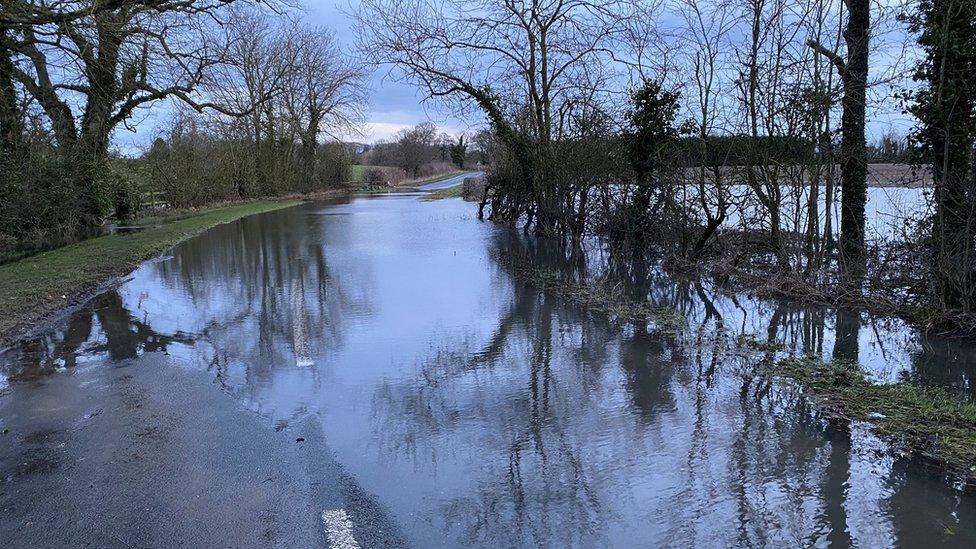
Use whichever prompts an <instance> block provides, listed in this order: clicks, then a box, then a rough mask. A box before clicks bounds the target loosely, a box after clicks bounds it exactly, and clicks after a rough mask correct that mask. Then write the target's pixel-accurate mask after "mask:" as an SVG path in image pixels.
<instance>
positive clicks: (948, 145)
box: [912, 0, 976, 312]
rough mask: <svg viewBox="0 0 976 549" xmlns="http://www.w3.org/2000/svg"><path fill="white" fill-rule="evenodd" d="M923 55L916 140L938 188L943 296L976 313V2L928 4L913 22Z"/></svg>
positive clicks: (936, 226) (935, 232) (935, 228)
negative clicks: (974, 152) (974, 151)
mask: <svg viewBox="0 0 976 549" xmlns="http://www.w3.org/2000/svg"><path fill="white" fill-rule="evenodd" d="M912 23H913V30H915V31H920V37H919V44H920V45H921V46H922V48H923V50H924V52H925V57H924V60H923V62H922V63H921V65H920V66H919V69H918V72H917V74H916V79H917V80H919V81H922V82H923V83H924V84H925V87H924V88H923V90H922V91H920V92H919V93H917V94H916V96H915V104H914V106H913V109H912V111H913V113H914V114H915V116H916V117H918V119H919V122H920V127H919V129H918V132H917V134H916V138H917V140H918V142H919V144H920V145H921V148H922V151H923V154H924V155H925V160H926V161H927V162H926V163H929V162H930V163H931V165H932V173H933V178H934V183H935V204H936V210H935V219H934V220H933V224H932V239H931V242H932V268H933V273H932V274H933V279H934V280H935V281H936V292H937V296H936V297H937V299H940V300H941V302H942V304H943V305H944V306H946V307H949V308H954V309H960V310H962V311H964V312H972V311H973V310H974V309H976V272H974V258H973V255H974V243H976V188H974V187H976V174H974V169H976V166H974V159H973V147H974V142H976V0H923V1H922V2H921V3H920V5H919V11H918V13H917V15H916V16H915V18H914V19H913V21H912Z"/></svg>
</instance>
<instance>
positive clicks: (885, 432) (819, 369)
mask: <svg viewBox="0 0 976 549" xmlns="http://www.w3.org/2000/svg"><path fill="white" fill-rule="evenodd" d="M499 261H501V262H503V263H506V264H507V265H508V267H509V271H510V272H512V273H514V274H515V275H516V276H518V277H520V278H522V279H523V280H524V281H525V282H527V283H529V284H532V285H533V286H535V287H536V288H537V289H538V290H539V291H542V292H547V293H551V294H553V295H556V296H558V297H560V298H562V299H565V300H566V301H568V302H570V303H573V304H576V305H579V306H581V307H583V308H585V309H586V310H587V311H589V312H592V313H595V314H601V315H606V316H607V317H608V318H609V319H610V320H611V321H613V322H620V323H625V324H630V325H632V326H634V328H635V329H639V330H653V331H656V332H659V333H666V334H669V335H670V336H673V337H675V338H676V340H677V341H678V342H679V344H683V345H687V346H702V345H703V337H705V338H710V339H713V340H720V341H723V342H725V343H727V346H725V347H723V351H722V352H723V354H724V357H725V360H736V361H738V362H740V363H741V364H742V365H743V370H742V371H741V372H740V373H741V375H743V377H745V378H747V379H748V378H751V377H754V376H766V377H769V378H782V379H783V380H785V381H786V382H788V383H799V384H800V385H801V386H802V387H803V389H804V391H805V392H806V393H807V395H808V396H809V400H810V402H811V404H812V405H813V406H814V408H815V409H816V410H817V412H819V413H820V414H821V415H822V417H824V418H826V419H828V420H832V421H837V422H838V423H839V424H840V425H841V426H843V425H846V423H847V422H849V421H851V420H854V421H861V422H866V423H869V424H871V425H872V426H873V430H874V432H875V433H877V434H878V435H879V436H881V437H882V438H884V439H886V440H887V441H889V442H890V443H891V446H892V450H893V451H894V452H895V453H896V454H897V455H899V456H901V457H918V458H921V459H923V460H925V461H927V462H930V463H932V464H934V465H936V466H938V467H940V468H942V469H943V470H945V471H946V473H948V474H949V475H950V476H951V477H952V478H953V480H954V481H955V482H957V483H958V484H959V485H960V486H962V487H964V488H965V489H966V490H976V404H973V403H972V402H968V401H965V400H963V399H961V398H960V397H958V396H957V395H953V394H951V393H949V392H948V391H946V390H945V389H942V388H934V387H920V386H918V385H915V384H912V383H909V382H898V383H876V382H873V381H871V380H870V379H868V377H867V376H866V375H865V373H864V372H863V370H861V368H860V367H859V366H858V364H856V363H852V362H850V361H846V360H839V359H838V360H825V359H824V358H823V357H822V356H820V355H814V354H799V355H797V354H796V353H794V352H791V351H790V350H789V349H786V348H785V347H784V345H783V344H782V343H781V342H779V341H775V340H772V341H767V340H760V339H758V338H756V337H755V336H752V335H749V334H743V335H740V336H738V337H736V338H734V339H732V338H729V337H727V335H728V334H726V333H724V332H723V331H722V330H723V329H722V328H719V329H716V330H715V331H713V332H711V333H710V334H707V335H704V336H703V334H701V333H697V332H696V333H692V332H693V331H692V330H689V329H688V326H687V322H686V319H685V318H684V317H683V316H682V315H681V314H680V313H678V312H676V311H673V310H670V309H667V308H662V307H657V306H654V305H653V304H651V303H650V302H648V301H646V300H641V299H636V298H635V297H634V296H633V295H629V294H628V293H627V292H625V291H623V290H622V289H621V287H620V286H619V285H612V284H609V283H608V282H606V281H600V280H593V279H578V278H569V277H567V276H566V275H564V274H561V273H559V272H556V271H553V270H548V269H544V268H541V267H538V266H537V265H535V264H534V263H533V262H531V261H528V260H525V259H521V258H518V257H503V258H499Z"/></svg>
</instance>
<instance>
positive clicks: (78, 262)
mask: <svg viewBox="0 0 976 549" xmlns="http://www.w3.org/2000/svg"><path fill="white" fill-rule="evenodd" d="M298 203H300V201H299V200H267V201H260V202H250V203H246V204H237V205H233V206H226V207H220V208H214V209H209V210H201V211H199V212H196V213H195V214H193V215H191V216H189V217H185V218H182V219H178V220H176V221H172V222H169V223H166V224H164V225H160V226H157V227H151V228H147V229H145V230H143V231H139V232H135V233H129V234H112V235H106V236H100V237H97V238H92V239H90V240H85V241H82V242H78V243H75V244H71V245H68V246H64V247H62V248H58V249H56V250H51V251H49V252H44V253H40V254H37V255H33V256H30V257H27V258H24V259H21V260H19V261H15V262H12V263H7V264H5V265H0V309H2V310H3V312H4V314H2V315H0V343H7V342H9V341H10V340H11V339H12V338H13V337H15V336H16V335H17V334H18V333H20V332H21V331H22V330H24V329H25V328H26V327H28V326H30V325H32V324H34V323H36V322H38V321H40V320H42V319H44V318H45V317H48V316H50V315H51V314H53V313H55V312H56V311H58V310H60V309H62V308H64V307H65V306H67V305H70V304H72V303H75V302H78V301H79V300H83V299H84V298H85V297H87V296H88V294H90V293H91V291H92V290H94V289H95V288H96V287H97V286H98V285H99V284H101V283H103V282H105V281H106V280H109V279H111V278H113V277H116V276H121V275H123V274H125V273H127V272H128V271H130V270H132V269H133V268H135V267H136V266H138V265H139V263H141V262H143V261H145V260H146V259H149V258H151V257H153V256H155V255H158V254H159V253H160V252H162V251H163V250H166V249H167V248H170V247H172V246H173V245H175V244H178V243H179V242H181V241H183V240H185V239H187V238H190V237H192V236H195V235H198V234H200V233H202V232H204V231H206V230H207V229H210V228H212V227H215V226H217V225H220V224H223V223H229V222H231V221H235V220H237V219H240V218H242V217H247V216H249V215H254V214H258V213H263V212H268V211H272V210H277V209H281V208H287V207H290V206H294V205H296V204H298Z"/></svg>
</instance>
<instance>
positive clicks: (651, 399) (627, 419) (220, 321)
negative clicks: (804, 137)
mask: <svg viewBox="0 0 976 549" xmlns="http://www.w3.org/2000/svg"><path fill="white" fill-rule="evenodd" d="M475 208H476V206H473V205H471V204H468V203H464V202H462V201H460V200H442V201H435V202H425V201H420V200H417V198H416V197H415V196H412V195H395V196H389V197H382V198H371V199H370V198H359V199H355V200H352V201H338V202H332V203H319V204H308V205H304V206H300V207H296V208H291V209H287V210H282V211H277V212H271V213H268V214H263V215H259V216H254V217H251V218H247V219H244V220H241V221H238V222H235V223H231V224H228V225H223V226H220V227H217V228H215V229H214V230H212V231H210V232H208V233H206V234H204V235H202V236H200V237H198V238H195V239H192V240H190V241H187V242H185V243H183V244H182V245H180V246H178V247H176V248H175V249H174V250H173V251H172V253H171V255H168V256H165V257H162V258H160V259H158V260H155V261H152V262H149V263H147V264H145V265H143V266H142V267H140V268H139V269H138V270H136V271H135V272H134V273H132V275H131V276H130V277H128V279H127V280H126V282H125V283H123V284H122V285H121V286H119V287H118V288H117V289H113V290H111V291H109V292H106V293H105V294H103V295H101V296H99V297H98V298H97V299H95V300H94V301H93V302H92V303H91V304H90V305H89V306H87V307H85V308H83V309H82V310H80V311H78V312H77V313H75V314H73V315H72V316H71V317H70V318H69V319H67V320H66V321H65V322H64V324H63V326H60V327H58V328H57V329H52V330H50V331H48V332H46V333H44V334H41V335H40V336H38V337H36V338H33V339H31V340H28V341H25V342H23V343H22V344H20V345H18V346H17V347H15V348H13V349H11V350H9V351H7V352H6V354H5V355H4V356H3V358H2V360H3V367H2V369H0V372H2V377H0V387H2V389H0V391H2V392H0V410H2V409H3V406H4V405H5V404H9V403H10V402H11V401H13V400H23V399H29V398H31V395H32V394H34V393H33V392H36V391H40V390H42V389H41V387H40V386H42V385H44V384H46V383H48V381H46V380H51V379H62V378H64V379H66V380H67V382H70V383H75V384H85V383H86V382H88V380H90V379H91V378H92V376H93V375H95V374H94V372H98V371H101V370H104V369H108V368H116V367H120V366H122V365H124V366H125V367H126V368H154V367H155V368H158V367H163V368H167V369H173V370H175V371H185V372H186V373H187V380H188V383H189V382H192V383H199V376H200V375H201V374H202V375H203V376H204V378H205V379H207V380H209V381H210V382H212V384H213V390H214V391H220V392H222V393H223V394H225V395H226V397H225V398H228V399H231V400H232V401H233V402H234V403H235V404H236V405H237V406H239V407H241V408H243V409H244V410H247V411H248V412H247V413H252V414H256V415H257V416H258V417H259V418H260V419H261V421H263V422H265V423H266V425H267V426H268V428H269V429H276V430H288V429H290V428H292V426H295V425H298V424H300V423H302V422H307V421H313V422H314V423H315V424H316V425H318V426H319V428H320V429H321V432H322V434H323V436H324V440H325V443H326V444H327V446H328V448H329V451H330V452H331V453H332V454H334V457H335V459H336V460H337V461H338V463H339V464H340V465H341V466H342V468H344V470H345V471H347V472H348V474H349V475H350V476H351V477H352V478H353V479H355V482H356V483H358V485H359V487H361V489H362V491H363V492H364V493H366V494H369V496H370V497H371V498H374V499H375V501H376V502H377V504H378V505H379V506H380V507H382V509H383V510H384V511H385V513H387V514H388V516H389V517H390V520H391V521H392V522H393V523H395V524H396V525H397V527H398V529H399V530H400V532H401V533H402V536H403V537H404V538H405V539H406V541H407V542H409V543H410V544H412V545H414V546H416V547H456V546H476V547H482V546H483V547H603V546H613V547H637V546H644V547H653V546H659V545H704V546H730V545H735V546H765V545H785V544H789V545H827V544H828V543H836V544H838V545H839V546H846V545H851V544H856V545H863V546H872V547H873V546H888V545H894V544H906V545H922V544H925V545H930V544H932V543H937V542H938V543H942V544H947V545H960V546H966V545H969V546H972V545H973V544H974V543H976V501H974V499H973V497H972V496H969V495H965V494H963V493H961V492H958V491H956V490H954V489H953V488H952V487H951V486H950V484H949V483H947V482H946V481H945V479H943V478H942V477H941V476H940V475H939V474H938V473H936V472H932V471H927V470H925V469H923V468H921V467H920V466H917V465H914V464H912V463H908V462H906V461H905V460H902V459H898V458H896V457H894V456H892V455H890V454H889V453H888V452H887V450H886V447H885V445H884V444H883V443H882V441H880V440H879V439H877V438H876V437H875V436H874V435H872V434H871V432H870V429H869V426H867V425H863V424H855V425H852V426H850V428H849V429H838V428H836V427H834V426H831V425H830V424H828V423H827V422H825V421H824V420H822V419H821V418H820V417H818V416H817V414H816V413H815V412H814V411H812V410H811V409H810V407H809V406H808V404H807V403H806V402H805V400H804V398H803V396H802V394H801V392H800V391H799V390H798V389H797V388H796V387H793V386H790V385H787V384H779V383H771V382H769V381H767V380H759V379H753V378H751V377H750V376H748V375H747V372H748V368H747V367H746V366H747V365H745V364H743V363H742V362H741V360H739V359H736V358H735V357H733V356H730V355H729V354H728V353H727V350H728V348H729V347H730V345H731V343H730V342H731V341H732V340H733V339H734V338H735V337H736V336H737V335H738V334H740V333H749V334H753V335H755V336H756V337H759V338H760V339H770V340H775V341H780V342H784V343H786V345H787V346H789V347H791V348H795V349H798V350H801V351H809V352H817V353H821V354H823V355H824V356H825V357H830V356H838V357H843V358H849V359H855V360H858V361H859V362H861V363H862V364H863V365H864V366H865V368H867V369H868V370H869V371H870V372H871V373H872V376H874V377H875V378H876V379H877V380H878V381H879V382H888V381H894V380H900V379H910V380H913V381H916V382H919V383H929V384H938V385H944V386H950V387H953V388H954V389H957V390H958V391H959V392H960V393H962V394H968V387H969V380H970V378H971V377H972V373H973V369H974V368H976V365H974V358H973V357H974V356H976V355H974V350H973V347H972V346H971V345H967V344H963V343H960V342H958V341H955V340H944V339H936V338H925V337H921V336H919V335H918V334H916V333H915V332H914V331H912V330H911V329H910V328H908V327H907V326H904V325H903V324H901V323H898V322H894V321H884V320H876V319H870V318H868V317H866V316H864V315H861V314H859V313H857V312H856V311H841V312H836V311H831V310H823V309H815V308H804V307H799V306H797V305H795V304H791V303H789V302H769V301H762V300H757V299H753V298H750V297H749V296H747V295H734V296H729V295H723V294H721V293H720V292H717V291H715V290H714V289H713V288H710V287H708V286H704V285H700V284H696V283H692V282H688V281H684V282H675V281H673V280H670V279H668V278H667V277H664V276H663V275H661V274H659V273H655V272H654V271H653V270H641V269H638V268H635V267H634V266H628V267H627V268H625V269H623V270H622V271H621V272H617V273H612V275H613V276H615V277H617V278H619V279H622V280H626V282H627V284H628V287H629V288H631V290H632V291H637V292H645V291H646V294H647V296H648V297H649V298H650V299H652V300H653V301H655V302H657V303H659V304H664V305H668V306H670V307H673V308H675V309H677V310H680V311H682V313H683V314H685V315H686V316H687V317H688V318H689V328H688V333H687V334H683V337H680V338H678V337H675V336H674V335H669V334H666V333H660V332H656V331H654V330H653V329H647V328H646V327H636V328H635V327H632V326H621V325H617V324H615V323H613V322H610V321H608V319H606V318H602V317H599V316H595V315H592V314H589V313H588V312H587V311H585V310H582V309H580V308H579V307H577V306H574V305H573V304H571V303H566V302H564V301H561V300H560V299H558V298H555V297H553V296H551V295H546V294H543V293H540V292H539V291H537V290H536V289H534V288H533V287H532V286H530V285H528V284H526V283H524V282H523V281H521V280H520V279H519V278H518V277H516V276H514V275H513V273H512V272H511V269H510V268H509V267H508V266H507V265H508V263H506V262H505V261H502V260H500V258H503V257H506V256H508V255H510V254H519V255H520V256H528V257H531V258H533V260H534V261H536V262H539V263H540V264H545V265H547V266H548V267H550V268H553V269H558V270H561V271H563V272H565V273H567V274H574V275H578V274H581V273H582V274H588V273H587V271H588V270H589V269H592V267H590V266H588V265H589V263H590V260H591V259H592V258H587V259H582V260H581V259H580V258H579V257H574V255H573V254H571V253H567V252H566V250H564V249H562V248H561V247H559V246H555V245H553V243H551V242H545V241H536V240H529V239H525V238H523V237H521V236H519V235H518V234H515V233H512V232H511V231H508V230H505V229H503V228H499V227H495V226H492V225H491V224H487V223H481V222H478V221H476V220H475V219H474V214H475ZM717 330H720V331H722V332H724V333H727V334H728V335H727V337H724V338H721V337H720V338H715V337H705V335H706V334H714V333H716V331H717ZM696 334H702V337H701V341H702V342H703V343H702V344H700V345H688V344H687V341H688V340H689V339H691V340H694V339H695V335H696ZM150 358H151V359H152V360H150ZM160 364H162V365H163V366H160ZM191 374H192V375H191ZM0 441H3V442H0V444H7V445H12V444H14V442H12V441H11V439H9V438H8V439H0ZM4 482H6V483H8V484H11V483H15V482H17V478H16V476H11V477H8V478H7V479H6V480H5V481H4ZM351 518H352V520H353V521H356V519H357V517H356V516H355V514H354V513H353V516H352V517H351Z"/></svg>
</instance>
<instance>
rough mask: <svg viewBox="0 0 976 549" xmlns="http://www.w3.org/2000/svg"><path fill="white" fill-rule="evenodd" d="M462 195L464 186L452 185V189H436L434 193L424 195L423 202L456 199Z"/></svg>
mask: <svg viewBox="0 0 976 549" xmlns="http://www.w3.org/2000/svg"><path fill="white" fill-rule="evenodd" d="M463 194H464V185H463V184H461V185H454V186H453V187H445V188H443V189H437V190H436V191H431V192H429V193H427V194H426V195H424V197H423V200H442V199H444V198H458V197H460V196H462V195H463Z"/></svg>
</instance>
